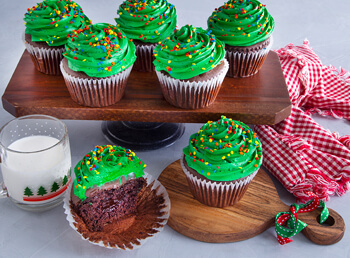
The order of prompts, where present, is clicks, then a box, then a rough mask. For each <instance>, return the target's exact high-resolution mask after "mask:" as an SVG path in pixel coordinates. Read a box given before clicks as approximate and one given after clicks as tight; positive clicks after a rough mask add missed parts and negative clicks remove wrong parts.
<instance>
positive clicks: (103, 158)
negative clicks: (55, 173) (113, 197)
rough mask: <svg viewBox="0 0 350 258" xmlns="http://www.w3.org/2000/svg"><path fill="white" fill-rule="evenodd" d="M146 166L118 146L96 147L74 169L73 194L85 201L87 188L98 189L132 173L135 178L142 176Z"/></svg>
mask: <svg viewBox="0 0 350 258" xmlns="http://www.w3.org/2000/svg"><path fill="white" fill-rule="evenodd" d="M145 167H146V165H145V164H144V163H143V161H142V160H140V159H139V158H138V157H137V156H136V155H135V153H134V152H132V151H131V150H129V149H124V148H123V147H120V146H112V145H103V146H96V147H95V148H94V149H93V150H92V151H90V152H89V153H88V154H86V155H85V156H84V158H83V159H82V160H81V161H79V162H78V164H77V165H76V166H75V168H74V173H75V179H74V185H73V187H74V194H75V195H76V196H78V197H79V198H80V199H81V200H85V199H86V196H85V192H86V190H87V189H89V188H93V187H100V186H102V185H104V184H105V183H108V182H113V181H116V180H120V178H121V176H127V175H128V174H130V173H134V174H135V176H136V178H137V177H142V176H143V175H144V172H143V169H144V168H145Z"/></svg>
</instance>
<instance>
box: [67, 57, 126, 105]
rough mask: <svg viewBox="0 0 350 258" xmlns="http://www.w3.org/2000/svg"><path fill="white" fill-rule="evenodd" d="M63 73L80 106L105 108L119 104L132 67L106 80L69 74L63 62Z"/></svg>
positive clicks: (72, 94) (72, 95) (72, 96)
mask: <svg viewBox="0 0 350 258" xmlns="http://www.w3.org/2000/svg"><path fill="white" fill-rule="evenodd" d="M60 68H61V72H62V75H63V78H64V81H65V83H66V86H67V88H68V91H69V94H70V96H71V98H72V99H73V100H74V101H75V102H77V103H78V104H80V105H83V106H89V107H105V106H110V105H113V104H115V103H117V102H118V101H119V100H120V99H121V98H122V97H123V95H124V92H125V88H126V83H127V80H128V78H129V75H130V72H131V70H132V65H131V66H130V67H128V68H127V69H125V70H123V71H121V72H120V73H118V74H115V75H112V76H109V77H105V78H78V77H74V76H71V75H70V74H68V73H67V72H66V71H65V70H64V68H63V64H62V62H61V65H60Z"/></svg>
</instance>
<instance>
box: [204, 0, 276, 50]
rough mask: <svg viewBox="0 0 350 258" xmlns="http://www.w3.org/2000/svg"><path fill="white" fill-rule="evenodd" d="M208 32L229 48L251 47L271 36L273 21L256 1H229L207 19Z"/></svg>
mask: <svg viewBox="0 0 350 258" xmlns="http://www.w3.org/2000/svg"><path fill="white" fill-rule="evenodd" d="M207 23H208V30H209V31H211V32H212V33H213V34H215V36H216V37H217V38H218V39H220V40H222V41H223V42H225V44H227V45H229V46H251V45H254V44H256V43H259V42H262V41H264V40H266V39H267V38H269V37H270V36H271V33H272V31H273V30H274V28H275V21H274V19H273V18H272V16H271V15H270V14H269V12H268V11H267V9H266V7H265V5H263V4H261V3H260V2H259V1H257V0H230V1H228V2H227V3H225V4H224V5H222V6H220V7H219V8H217V9H216V10H215V11H214V12H213V13H212V15H211V16H210V17H209V18H208V21H207Z"/></svg>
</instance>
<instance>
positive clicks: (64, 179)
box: [62, 176, 68, 185]
mask: <svg viewBox="0 0 350 258" xmlns="http://www.w3.org/2000/svg"><path fill="white" fill-rule="evenodd" d="M67 182H68V177H67V176H64V178H63V181H62V185H66V184H67Z"/></svg>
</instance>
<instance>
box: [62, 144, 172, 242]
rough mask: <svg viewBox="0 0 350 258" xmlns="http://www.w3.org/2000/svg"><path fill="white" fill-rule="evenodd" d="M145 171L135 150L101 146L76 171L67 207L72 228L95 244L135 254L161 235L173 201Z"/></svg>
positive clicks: (66, 203) (90, 153)
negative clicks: (131, 251)
mask: <svg viewBox="0 0 350 258" xmlns="http://www.w3.org/2000/svg"><path fill="white" fill-rule="evenodd" d="M145 167H146V165H145V164H144V163H143V161H141V160H140V159H139V158H138V157H137V156H136V155H135V153H133V152H132V151H131V150H128V149H124V148H122V147H120V146H112V145H103V146H96V147H95V148H94V149H93V150H92V151H91V152H89V153H87V154H86V155H85V156H84V158H83V159H82V160H80V161H79V162H78V164H77V165H76V166H75V168H74V173H75V180H74V183H73V188H72V189H71V190H70V193H69V195H68V196H66V199H65V204H64V208H65V210H66V211H65V212H66V214H67V215H68V216H67V219H68V221H69V222H70V225H71V226H72V227H73V228H74V229H75V230H76V231H77V232H78V233H79V234H80V235H81V236H82V237H83V238H84V239H87V240H88V241H90V242H91V243H93V244H97V245H101V246H105V247H108V248H118V249H133V248H134V247H136V246H140V245H141V244H142V243H141V242H143V241H144V240H145V239H147V238H149V237H151V236H152V235H154V234H155V233H157V232H159V231H160V230H161V229H162V228H163V226H164V225H165V223H166V222H167V219H168V217H169V209H170V202H169V198H168V195H167V193H166V190H165V188H164V187H163V186H162V185H161V184H160V183H159V182H157V181H156V180H152V179H151V178H150V176H148V175H147V173H145V172H144V171H143V170H144V168H145Z"/></svg>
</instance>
